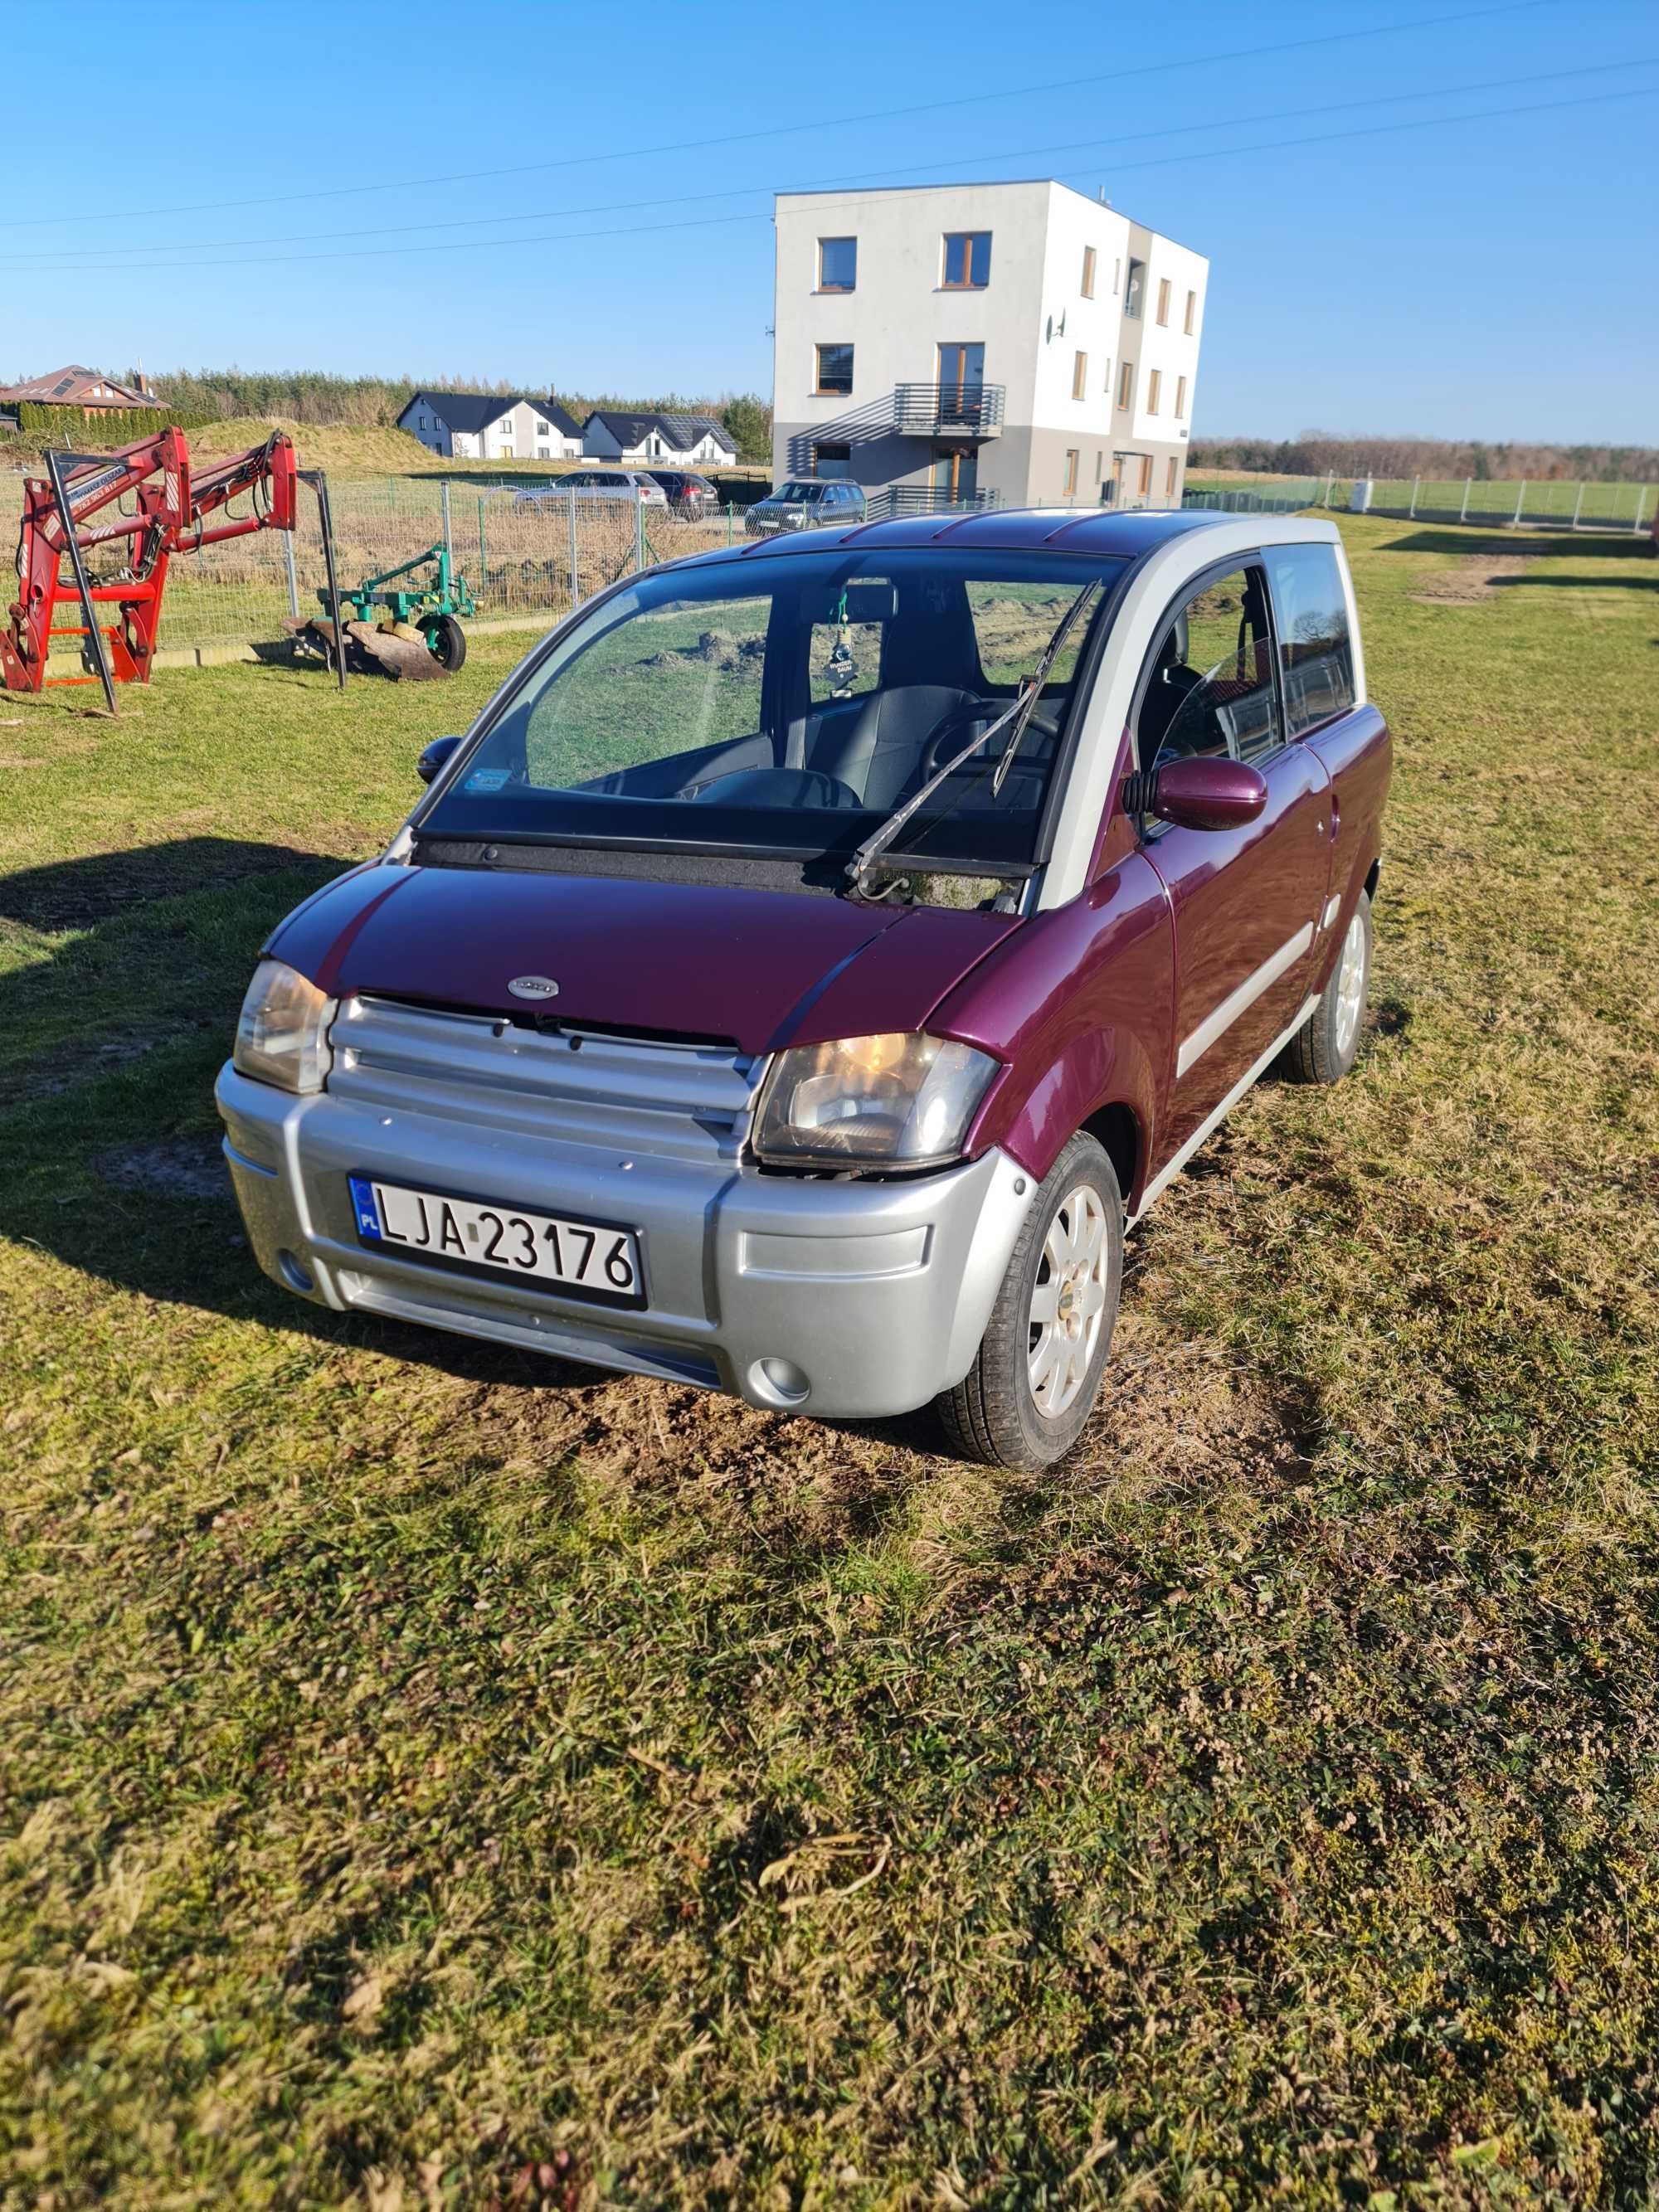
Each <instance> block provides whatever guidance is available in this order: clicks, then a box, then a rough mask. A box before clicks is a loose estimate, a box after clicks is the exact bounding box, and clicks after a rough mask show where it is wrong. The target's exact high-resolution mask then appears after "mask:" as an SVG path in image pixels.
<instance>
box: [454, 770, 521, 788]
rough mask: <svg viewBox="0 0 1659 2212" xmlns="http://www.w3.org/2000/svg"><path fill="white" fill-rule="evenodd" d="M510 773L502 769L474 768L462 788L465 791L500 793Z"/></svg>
mask: <svg viewBox="0 0 1659 2212" xmlns="http://www.w3.org/2000/svg"><path fill="white" fill-rule="evenodd" d="M509 774H510V771H509V770H508V769H504V768H475V769H473V771H472V773H471V775H470V776H468V778H467V780H466V782H465V785H464V786H463V788H464V789H465V790H467V791H500V790H501V789H502V788H503V787H505V785H506V783H507V777H508V775H509Z"/></svg>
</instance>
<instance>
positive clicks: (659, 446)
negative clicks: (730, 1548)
mask: <svg viewBox="0 0 1659 2212" xmlns="http://www.w3.org/2000/svg"><path fill="white" fill-rule="evenodd" d="M582 452H583V454H584V456H585V457H586V459H588V460H590V461H620V462H623V463H625V464H626V465H628V466H629V467H638V468H645V467H650V466H652V465H655V466H657V467H661V466H662V465H664V464H666V465H668V466H670V467H671V468H686V469H697V468H730V467H731V465H732V463H733V462H734V461H735V460H736V459H737V458H738V448H737V442H736V441H735V440H734V439H733V437H732V434H731V432H730V431H729V430H727V429H726V427H725V425H724V424H723V423H720V422H715V421H714V418H713V416H708V415H623V414H619V413H617V411H616V410H613V409H611V408H596V409H595V410H594V411H593V413H592V414H591V415H590V416H588V418H587V420H586V422H584V423H583V425H582Z"/></svg>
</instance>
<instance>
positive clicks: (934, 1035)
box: [217, 510, 1390, 1467]
mask: <svg viewBox="0 0 1659 2212" xmlns="http://www.w3.org/2000/svg"><path fill="white" fill-rule="evenodd" d="M1389 765H1390V744H1389V732H1388V727H1387V725H1386V723H1385V722H1384V720H1383V716H1382V715H1381V714H1379V713H1378V711H1377V709H1376V708H1375V707H1374V706H1372V705H1371V704H1370V702H1369V700H1368V698H1367V696H1366V690H1365V666H1364V654H1363V653H1362V651H1361V647H1360V639H1359V629H1358V617H1357V616H1356V612H1355V608H1354V601H1353V593H1352V586H1351V585H1350V582H1349V579H1348V573H1347V568H1346V562H1345V561H1344V558H1343V554H1342V548H1341V544H1340V539H1339V538H1338V535H1337V532H1336V530H1335V528H1334V526H1333V525H1332V524H1330V523H1329V522H1326V521H1322V520H1308V519H1305V518H1303V517H1284V516H1264V515H1251V516H1231V515H1216V514H1206V513H1131V514H1114V513H1081V514H1079V513H1077V512H1075V511H1073V510H1049V511H1047V512H1042V513H1017V512H1015V513H1008V512H1002V511H998V510H993V511H991V512H989V513H981V514H975V515H972V516H969V517H967V518H966V519H963V520H951V521H950V522H949V523H947V524H943V525H941V526H939V528H938V529H937V530H936V531H933V532H928V531H927V527H926V526H925V525H919V524H918V523H917V522H916V521H915V520H910V521H907V522H894V523H879V524H877V525H875V526H872V527H866V528H863V529H860V530H857V531H854V532H843V533H842V534H840V535H836V534H835V533H832V532H824V533H823V535H822V536H821V537H817V538H813V539H812V540H811V541H810V542H806V541H803V540H801V539H799V538H792V539H789V540H787V541H780V542H778V543H775V544H756V545H739V546H737V547H728V548H722V549H721V550H718V551H716V552H713V553H708V554H703V555H701V556H697V557H696V558H695V559H691V560H687V561H680V562H669V563H665V564H664V565H662V566H659V567H655V568H649V569H647V570H646V571H644V572H643V573H640V574H629V575H628V576H626V577H624V578H623V579H621V580H619V581H618V582H617V583H616V584H614V585H612V586H611V587H610V588H609V589H608V590H606V591H604V592H599V594H598V595H596V596H595V597H594V598H593V599H590V600H588V601H587V602H586V605H583V606H581V607H580V608H578V609H577V610H576V611H574V613H573V614H572V615H571V616H570V617H569V618H568V620H567V621H565V622H564V623H562V624H561V625H560V626H559V627H558V628H557V629H556V630H554V631H553V633H552V634H551V635H550V637H549V638H548V639H547V640H546V641H545V642H544V644H543V645H542V646H541V647H538V649H537V650H536V651H535V652H534V653H532V654H531V655H530V657H529V658H528V659H526V661H525V662H524V664H523V665H521V666H520V668H519V670H518V671H516V673H515V674H514V675H513V677H512V678H510V679H509V681H508V682H507V684H506V685H505V686H504V687H503V689H502V690H501V692H500V693H498V695H497V696H496V697H495V699H494V700H493V701H492V702H491V703H490V704H489V707H488V708H486V709H485V710H484V713H483V715H482V716H481V717H480V719H479V720H478V722H477V724H476V725H475V726H474V727H473V728H472V730H471V732H469V733H468V735H467V736H466V737H465V738H448V737H446V738H436V739H435V740H433V741H432V743H430V744H428V747H427V748H426V750H425V752H424V753H423V754H422V757H421V761H420V763H419V770H420V774H421V775H422V779H423V780H424V781H426V782H427V784H428V790H427V791H426V793H425V794H424V795H423V796H422V799H421V800H420V802H419V804H418V805H416V807H415V809H414V811H413V812H412V813H411V814H410V817H409V818H408V820H407V821H406V822H405V823H404V826H403V828H402V829H400V830H399V831H398V835H397V836H396V837H395V838H394V839H393V841H392V843H391V845H390V846H389V847H388V848H387V849H386V852H385V854H383V855H382V856H381V858H380V860H379V861H377V862H374V863H371V864H369V865H368V866H362V867H359V868H357V869H356V870H355V871H354V872H352V873H350V874H349V875H346V876H343V877H341V878H338V879H337V881H336V882H335V883H333V884H331V885H329V886H327V887H326V888H325V889H324V890H321V891H319V892H317V893H316V894H314V895H313V896H312V897H311V898H310V899H308V900H307V902H305V903H304V904H302V905H301V906H300V907H298V908H295V911H294V912H293V913H292V914H291V915H289V917H288V919H287V920H286V921H283V923H281V924H280V925H279V926H278V927H277V928H276V930H275V931H274V932H273V933H272V934H271V935H270V938H269V939H268V940H267V942H266V944H265V945H264V949H263V951H262V954H261V957H260V960H259V963H258V968H257V969H256V970H255V972H254V975H253V979H252V983H251V984H250V986H249V988H248V992H247V995H246V1000H245V1002H244V1005H243V1007H242V1012H241V1017H240V1022H239V1024H238V1028H237V1032H236V1038H235V1045H234V1051H233V1054H232V1056H231V1060H230V1061H229V1063H228V1065H227V1066H226V1067H225V1068H224V1070H223V1072H222V1074H221V1076H220V1079H219V1084H218V1091H217V1097H218V1103H219V1109H220V1112H221V1114H222V1117H223V1120H224V1124H225V1153H226V1157H227V1158H228V1163H229V1167H230V1172H231V1176H232V1179H233V1181H234V1184H235V1187H236V1192H237V1196H238V1199H239V1200H240V1205H241V1209H242V1214H243V1218H244V1219H245V1221H246V1225H247V1231H248V1236H249V1238H250V1241H251V1243H252V1247H253V1249H254V1252H255V1254H256V1255H257V1257H258V1261H259V1263H260V1265H261V1266H262V1267H264V1269H265V1270H266V1272H267V1273H269V1274H270V1275H271V1276H273V1277H274V1278H275V1279H276V1281H277V1282H279V1283H282V1284H284V1285H287V1287H288V1288H289V1290H290V1291H294V1292H295V1293H296V1294H297V1295H298V1296H300V1297H305V1298H309V1299H311V1300H312V1301H313V1302H314V1303H315V1304H319V1305H323V1306H328V1307H331V1308H333V1309H335V1310H354V1311H360V1312H364V1313H368V1314H378V1315H382V1316H391V1317H393V1318H397V1319H401V1320H405V1321H411V1322H421V1323H424V1324H426V1325H428V1326H429V1327H433V1328H441V1329H451V1330H455V1331H459V1333H460V1334H464V1335H469V1336H477V1337H484V1338H489V1339H492V1340H496V1341H499V1342H502V1343H507V1344H511V1345H515V1346H520V1347H521V1348H526V1349H530V1350H536V1351H542V1352H548V1353H554V1354H558V1355H560V1356H562V1357H564V1358H572V1359H579V1360H587V1361H591V1362H593V1363H596V1364H599V1365H600V1366H606V1367H612V1368H621V1369H624V1370H632V1371H634V1372H636V1373H640V1374H645V1375H652V1376H661V1377H666V1378H668V1379H671V1380H672V1381H676V1382H679V1383H696V1384H701V1385H703V1386H705V1387H708V1388H709V1389H723V1390H727V1391H732V1392H735V1393H737V1394H738V1395H741V1396H742V1397H744V1398H745V1399H746V1400H748V1401H750V1403H751V1404H753V1405H756V1406H760V1407H771V1408H774V1409H775V1410H777V1411H780V1412H785V1413H815V1414H816V1413H822V1414H826V1415H837V1416H870V1415H889V1414H894V1413H902V1412H905V1411H908V1410H909V1409H911V1408H914V1407H919V1406H923V1405H926V1404H928V1403H929V1402H932V1403H933V1405H934V1406H935V1407H936V1408H937V1409H938V1413H939V1417H940V1419H941V1420H942V1422H943V1425H944V1427H945V1432H946V1434H947V1436H948V1437H949V1439H950V1441H951V1443H952V1444H953V1446H954V1447H955V1449H957V1451H958V1452H959V1453H961V1454H962V1455H963V1456H965V1457H968V1458H972V1459H977V1460H981V1461H987V1462H996V1463H1001V1464H1004V1465H1009V1466H1015V1467H1038V1466H1042V1465H1046V1464H1048V1462H1051V1461H1053V1460H1054V1459H1056V1458H1058V1457H1059V1456H1060V1455H1061V1454H1063V1453H1064V1452H1065V1451H1066V1450H1067V1449H1069V1448H1070V1446H1071V1445H1072V1444H1073V1443H1074V1442H1075V1440H1076V1438H1077V1437H1078V1435H1079V1431H1081V1429H1082V1427H1083V1425H1084V1423H1085V1420H1086V1419H1087V1418H1088V1416H1089V1413H1090V1409H1091V1407H1092V1406H1093V1405H1094V1403H1095V1401H1096V1397H1097V1392H1098V1390H1099V1388H1100V1381H1101V1373H1102V1370H1103V1365H1104V1363H1105V1360H1106V1357H1107V1352H1108V1348H1109V1345H1110V1342H1111V1338H1112V1329H1113V1322H1114V1318H1115V1314H1116V1311H1117V1303H1118V1291H1119V1284H1120V1280H1121V1269H1122V1255H1123V1239H1124V1235H1125V1231H1126V1229H1127V1228H1128V1227H1130V1226H1132V1225H1133V1223H1134V1222H1135V1221H1136V1220H1138V1219H1139V1218H1140V1217H1141V1216H1142V1215H1143V1214H1144V1213H1145V1212H1146V1209H1147V1208H1148V1207H1149V1206H1151V1205H1152V1202H1153V1200H1155V1199H1156V1198H1157V1197H1158V1194H1159V1193H1160V1192H1161V1191H1162V1190H1163V1189H1164V1187H1165V1185H1166V1184H1167V1183H1168V1182H1170V1179H1171V1178H1172V1177H1173V1176H1175V1175H1176V1173H1177V1172H1178V1171H1179V1170H1180V1169H1181V1168H1182V1165H1183V1164H1185V1162H1186V1161H1187V1160H1188V1158H1189V1157H1190V1156H1191V1154H1192V1153H1193V1152H1194V1149H1195V1148H1196V1147H1197V1146H1199V1145H1200V1144H1201V1143H1202V1142H1203V1140H1204V1139H1205V1138H1206V1136H1207V1135H1208V1133H1210V1132H1211V1131H1212V1129H1213V1128H1215V1127H1216V1126H1217V1124H1218V1122H1219V1121H1221V1119H1222V1118H1223V1117H1224V1116H1225V1115H1226V1114H1227V1113H1228V1112H1229V1111H1230V1110H1231V1108H1232V1107H1233V1106H1234V1105H1236V1104H1237V1102H1238V1100H1239V1099H1240V1098H1242V1097H1243V1095H1244V1093H1245V1092H1246V1091H1248V1090H1249V1086H1250V1085H1252V1084H1253V1083H1254V1082H1255V1080H1256V1079H1257V1078H1258V1077H1259V1076H1260V1075H1261V1074H1262V1073H1264V1072H1265V1071H1266V1070H1267V1068H1268V1067H1269V1066H1273V1065H1274V1064H1275V1063H1277V1064H1278V1065H1279V1066H1280V1067H1281V1068H1282V1069H1283V1070H1284V1072H1285V1073H1286V1074H1287V1075H1289V1076H1291V1077H1292V1078H1294V1079H1297V1080H1300V1081H1303V1082H1308V1083H1332V1082H1334V1081H1335V1080H1336V1079H1338V1078H1339V1077H1340V1076H1342V1075H1345V1074H1346V1073H1347V1071H1348V1069H1349V1068H1350V1067H1351V1066H1352V1065H1353V1061H1354V1059H1355V1056H1356V1054H1358V1050H1359V1047H1360V1039H1361V1028H1362V1018H1363V1014H1364V1006H1365V999H1366V992H1367V986H1368V980H1369V976H1370V957H1371V900H1372V896H1373V895H1374V893H1375V891H1376V882H1377V873H1378V870H1379V867H1380V866H1381V848H1382V818H1383V801H1384V798H1385V795H1386V793H1387V789H1388V784H1389Z"/></svg>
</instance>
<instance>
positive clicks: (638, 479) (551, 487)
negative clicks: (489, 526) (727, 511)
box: [513, 469, 668, 507]
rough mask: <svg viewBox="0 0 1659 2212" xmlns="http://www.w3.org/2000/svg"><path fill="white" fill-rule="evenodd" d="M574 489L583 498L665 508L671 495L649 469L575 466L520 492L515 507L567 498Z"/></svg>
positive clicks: (530, 505)
mask: <svg viewBox="0 0 1659 2212" xmlns="http://www.w3.org/2000/svg"><path fill="white" fill-rule="evenodd" d="M571 492H576V493H578V494H579V495H580V496H581V497H582V498H583V499H626V500H631V501H635V502H636V503H637V504H639V505H641V506H642V507H666V506H667V504H668V495H667V493H666V492H665V490H664V489H663V488H662V486H661V485H660V484H659V483H657V481H656V479H655V478H654V477H653V476H652V474H651V472H650V471H649V470H648V469H572V470H571V471H570V472H569V474H568V476H562V477H554V478H552V479H551V480H550V482H549V483H547V484H546V485H545V486H543V485H541V484H538V485H536V486H535V487H534V489H532V490H528V491H521V492H520V494H519V495H518V497H517V498H516V499H515V500H514V501H513V506H514V507H539V506H540V505H541V504H542V503H543V501H545V500H550V499H564V498H565V497H567V496H568V495H569V494H570V493H571Z"/></svg>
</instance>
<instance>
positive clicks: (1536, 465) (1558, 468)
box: [1187, 430, 1659, 483]
mask: <svg viewBox="0 0 1659 2212" xmlns="http://www.w3.org/2000/svg"><path fill="white" fill-rule="evenodd" d="M1187 459H1188V467H1189V468H1191V469H1194V470H1196V469H1250V470H1255V471H1261V472H1262V473H1264V474H1267V475H1272V476H1287V477H1322V476H1325V475H1328V474H1331V475H1335V476H1339V477H1431V478H1441V479H1449V481H1451V482H1453V483H1456V482H1459V481H1461V480H1462V478H1464V477H1474V480H1475V481H1476V483H1501V482H1504V481H1508V482H1510V483H1513V482H1515V481H1516V479H1517V478H1518V477H1525V478H1526V480H1527V482H1528V483H1550V482H1552V481H1555V480H1558V479H1565V481H1566V482H1568V483H1653V482H1654V481H1656V479H1659V447H1654V446H1549V445H1534V444H1526V443H1519V442H1516V443H1508V442H1505V443H1487V442H1486V441H1484V440H1481V439H1455V438H1366V437H1354V436H1344V435H1340V434H1339V433H1338V432H1336V431H1334V430H1304V432H1303V433H1302V435H1301V436H1300V437H1297V438H1279V439H1272V438H1194V440H1193V441H1192V444H1191V446H1190V447H1188V456H1187Z"/></svg>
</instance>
